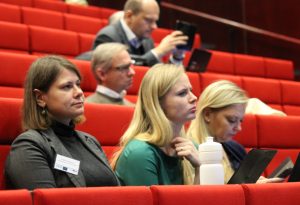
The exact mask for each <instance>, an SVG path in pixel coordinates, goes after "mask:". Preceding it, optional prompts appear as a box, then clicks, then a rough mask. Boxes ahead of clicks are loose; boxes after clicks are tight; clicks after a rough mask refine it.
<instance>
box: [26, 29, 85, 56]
mask: <svg viewBox="0 0 300 205" xmlns="http://www.w3.org/2000/svg"><path fill="white" fill-rule="evenodd" d="M29 30H30V42H31V49H32V53H33V54H37V55H41V54H58V55H63V56H66V57H70V58H73V57H74V56H77V55H78V54H79V39H78V35H77V33H75V32H72V31H64V30H58V29H49V28H44V27H38V26H29Z"/></svg>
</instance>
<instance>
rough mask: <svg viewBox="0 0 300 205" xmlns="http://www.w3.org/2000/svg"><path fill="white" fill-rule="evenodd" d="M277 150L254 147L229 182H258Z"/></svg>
mask: <svg viewBox="0 0 300 205" xmlns="http://www.w3.org/2000/svg"><path fill="white" fill-rule="evenodd" d="M276 153H277V150H269V149H268V150H267V149H252V150H250V151H249V153H248V154H247V155H246V157H245V159H244V160H243V161H242V163H241V165H240V167H239V168H238V169H237V170H236V171H235V172H234V174H233V176H232V177H231V178H230V180H229V181H228V184H245V183H256V181H257V180H258V178H259V177H260V176H261V174H262V173H263V171H264V170H265V168H266V167H267V166H268V164H269V163H270V162H271V160H272V159H273V157H274V156H275V154H276Z"/></svg>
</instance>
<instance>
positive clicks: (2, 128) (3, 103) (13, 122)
mask: <svg viewBox="0 0 300 205" xmlns="http://www.w3.org/2000/svg"><path fill="white" fill-rule="evenodd" d="M20 108H21V100H20V99H8V98H0V122H1V123H0V189H4V188H5V180H4V173H3V171H4V165H5V160H6V157H7V155H8V152H9V150H10V144H11V143H12V142H13V140H14V139H15V138H16V137H17V136H18V135H19V134H20V133H21V122H20V119H21V118H20V117H21V110H20ZM0 201H1V199H0ZM1 204H2V203H1Z"/></svg>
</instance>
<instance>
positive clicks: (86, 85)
mask: <svg viewBox="0 0 300 205" xmlns="http://www.w3.org/2000/svg"><path fill="white" fill-rule="evenodd" d="M70 61H71V62H72V63H74V64H75V65H76V66H77V67H78V69H79V70H80V73H81V76H82V78H83V79H82V82H81V88H82V90H83V91H84V92H85V93H93V92H95V89H96V86H97V81H96V80H95V77H94V75H93V73H92V68H91V63H90V61H82V60H75V59H70Z"/></svg>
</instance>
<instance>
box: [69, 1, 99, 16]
mask: <svg viewBox="0 0 300 205" xmlns="http://www.w3.org/2000/svg"><path fill="white" fill-rule="evenodd" d="M68 7H69V9H68V11H69V13H70V14H77V15H83V16H89V17H94V18H102V15H101V9H100V8H99V7H96V6H80V5H73V4H69V5H68Z"/></svg>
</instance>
